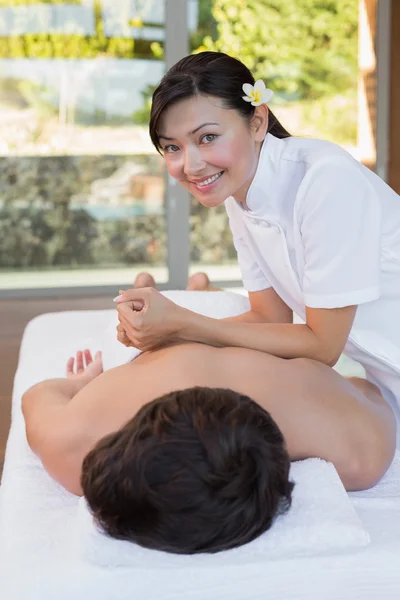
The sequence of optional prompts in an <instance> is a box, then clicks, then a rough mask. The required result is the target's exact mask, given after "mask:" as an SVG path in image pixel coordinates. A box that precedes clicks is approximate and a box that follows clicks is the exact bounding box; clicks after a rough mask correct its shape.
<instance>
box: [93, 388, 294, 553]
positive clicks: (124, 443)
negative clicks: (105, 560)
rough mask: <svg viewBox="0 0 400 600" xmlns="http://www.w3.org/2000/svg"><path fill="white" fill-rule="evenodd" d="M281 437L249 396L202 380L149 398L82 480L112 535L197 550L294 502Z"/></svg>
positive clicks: (251, 531)
mask: <svg viewBox="0 0 400 600" xmlns="http://www.w3.org/2000/svg"><path fill="white" fill-rule="evenodd" d="M289 466H290V460H289V456H288V453H287V450H286V446H285V442H284V439H283V436H282V434H281V432H280V430H279V429H278V427H277V425H276V423H275V421H274V420H273V419H272V418H271V416H270V415H269V413H267V412H266V411H265V410H264V409H262V408H261V407H260V406H259V405H258V404H256V403H255V402H254V401H253V400H251V399H250V398H248V397H247V396H243V395H241V394H238V393H236V392H233V391H231V390H226V389H215V388H203V387H195V388H190V389H186V390H182V391H176V392H171V393H169V394H166V395H165V396H162V397H160V398H157V399H156V400H154V401H152V402H150V403H149V404H146V405H145V406H143V407H142V408H141V410H140V411H139V412H138V413H137V414H136V415H135V417H134V418H133V419H131V420H130V421H129V422H128V423H127V424H126V425H125V426H124V427H123V428H122V429H121V430H119V431H117V432H116V433H113V434H111V435H108V436H106V437H105V438H103V439H102V440H100V441H99V442H98V444H97V445H96V446H95V448H94V449H93V450H92V451H91V452H90V453H89V454H88V455H87V456H86V458H85V460H84V462H83V466H82V475H81V485H82V489H83V492H84V495H85V496H86V499H87V501H88V504H89V506H90V508H91V510H92V512H93V515H94V517H95V519H96V521H97V522H98V523H99V525H101V526H102V528H103V529H104V530H105V531H106V532H107V533H109V535H111V536H113V537H115V538H118V539H124V540H129V541H132V542H135V543H137V544H139V545H141V546H145V547H147V548H153V549H157V550H164V551H166V552H174V553H177V554H193V553H197V552H218V551H220V550H227V549H228V548H233V547H235V546H240V545H242V544H245V543H247V542H250V541H251V540H253V539H254V538H256V537H258V536H259V535H260V534H261V533H263V532H264V531H266V530H267V529H269V527H270V526H271V524H272V522H273V520H274V517H275V516H276V515H277V514H278V513H281V512H284V511H286V510H287V509H288V508H289V506H290V503H291V493H292V489H293V483H291V482H290V481H289V479H288V474H289Z"/></svg>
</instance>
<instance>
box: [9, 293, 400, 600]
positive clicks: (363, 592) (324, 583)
mask: <svg viewBox="0 0 400 600" xmlns="http://www.w3.org/2000/svg"><path fill="white" fill-rule="evenodd" d="M190 293H191V294H194V296H191V298H195V296H196V294H198V293H197V292H190ZM199 294H201V293H199ZM203 294H204V293H203ZM215 294H216V295H215V296H214V293H212V294H211V293H207V296H202V297H201V298H202V299H201V302H200V304H201V306H202V307H203V309H204V312H203V314H211V312H212V311H211V303H216V304H218V302H219V303H220V304H221V306H222V305H223V306H224V307H225V308H224V310H222V312H220V314H216V315H215V316H217V317H218V316H226V311H228V312H230V314H237V313H238V312H242V311H244V310H246V305H245V303H246V302H247V299H245V298H244V297H241V300H236V299H234V298H233V299H232V298H231V296H234V295H233V294H228V293H227V292H215ZM218 294H219V295H218ZM224 294H225V295H224ZM182 295H184V293H182ZM213 296H214V298H213ZM198 298H200V296H198ZM189 307H190V303H189ZM224 311H225V312H224ZM199 312H201V310H200V311H199ZM113 319H114V320H115V310H109V311H77V312H63V313H51V314H45V315H41V316H39V317H36V318H35V319H33V320H32V321H31V322H30V323H29V324H28V325H27V327H26V329H25V332H24V335H23V339H22V344H21V350H20V357H19V363H18V368H17V372H16V375H15V382H14V389H13V398H12V424H11V429H10V434H9V439H8V443H7V449H6V457H5V464H4V472H3V478H2V483H1V487H0V597H1V599H2V600H25V599H26V600H28V599H29V600H55V599H57V600H67V599H68V600H80V599H82V600H83V599H85V600H86V599H87V600H89V599H93V600H106V599H107V600H128V599H129V600H244V599H246V600H291V599H293V600H294V599H296V600H313V599H315V600H317V599H318V600H321V599H324V600H355V599H357V598H363V599H368V600H399V598H400V459H399V454H397V455H396V457H395V459H394V461H393V464H392V466H391V468H390V469H389V472H388V473H387V474H386V475H385V477H384V478H383V480H382V481H381V482H380V483H379V484H378V485H377V486H376V487H375V488H373V489H372V490H366V491H363V492H358V493H352V494H346V493H345V492H344V489H343V492H341V493H342V496H340V497H341V501H342V502H343V497H344V496H345V502H346V505H347V504H348V509H349V514H350V511H351V514H352V515H353V516H352V517H351V519H350V521H351V523H352V526H354V527H353V534H351V535H353V541H354V544H351V543H349V547H346V528H345V527H343V529H342V530H341V529H340V527H341V526H343V523H341V519H340V516H334V517H333V518H332V519H331V521H332V522H333V527H332V522H331V528H332V529H333V530H334V529H335V523H336V526H337V531H336V533H337V535H336V541H335V543H334V544H333V545H332V547H329V543H328V544H327V547H326V548H325V551H324V547H323V544H322V546H321V544H320V545H319V546H318V536H322V537H320V539H322V538H323V537H324V535H325V540H326V539H328V541H329V535H330V534H329V532H327V531H325V532H324V524H323V523H322V524H321V523H320V524H319V525H318V524H317V529H316V528H315V526H314V525H313V527H308V526H305V527H303V529H302V530H301V531H302V533H301V534H300V535H301V537H302V539H303V540H304V544H305V547H304V552H302V549H301V547H299V548H297V551H296V552H295V553H293V552H291V550H290V530H289V531H287V529H288V528H286V534H285V535H286V542H285V543H286V545H287V546H286V547H287V548H288V552H287V555H285V553H283V554H282V547H283V546H282V544H280V541H279V531H278V534H276V535H275V538H272V539H273V540H275V541H273V542H272V543H270V544H269V546H268V544H267V545H266V551H265V553H263V551H262V546H260V545H258V547H257V544H256V543H253V542H252V543H250V544H248V545H246V547H243V549H236V551H235V550H229V551H226V552H224V553H219V555H218V554H216V555H201V556H177V555H168V554H166V553H160V552H156V551H151V550H147V549H140V548H139V549H138V551H137V553H136V554H135V553H134V554H132V556H131V557H128V560H127V562H125V563H124V561H122V562H120V563H118V561H117V562H116V563H115V562H114V563H113V561H112V560H108V559H107V558H106V559H104V556H103V557H101V556H100V554H101V553H100V554H99V555H98V557H97V558H96V556H95V554H96V553H94V554H93V552H92V554H91V558H90V552H87V547H86V549H85V546H87V545H88V544H89V545H90V543H92V542H88V538H87V537H86V538H85V535H86V534H84V529H85V524H84V522H83V520H82V519H81V517H82V515H81V517H78V514H79V510H82V502H84V499H80V498H78V497H76V496H74V495H72V494H70V493H68V492H67V491H66V490H64V489H63V488H62V487H61V486H60V485H58V484H57V483H56V482H55V481H53V480H52V479H51V478H50V477H49V475H48V474H47V473H46V472H45V470H44V469H43V467H42V465H41V463H40V460H39V459H38V458H37V457H36V456H35V455H34V454H33V453H32V451H31V450H30V448H29V446H28V444H27V441H26V436H25V428H24V420H23V416H22V413H21V396H22V394H23V393H24V391H25V390H27V389H28V388H29V387H30V386H32V385H33V384H35V383H37V382H39V381H41V380H43V379H45V378H49V377H62V376H64V369H65V363H66V360H67V358H68V357H69V356H70V355H73V354H74V353H75V352H76V350H77V349H82V348H85V347H89V348H90V349H91V350H93V351H95V350H97V349H99V348H100V347H102V348H103V349H104V344H105V341H104V339H105V338H104V335H105V334H104V332H106V331H107V330H108V331H109V330H110V322H112V321H113ZM110 320H111V321H110ZM114 324H115V323H114ZM113 327H114V325H113ZM345 368H347V369H348V367H346V365H345ZM321 462H322V461H321ZM332 469H333V466H332ZM315 481H316V483H318V479H316V480H315ZM340 485H341V484H340ZM322 487H323V486H320V490H322ZM295 489H296V486H295ZM312 493H313V494H315V501H316V504H318V502H317V500H318V498H319V489H318V485H317V484H316V485H315V490H313V491H312ZM321 494H322V492H321ZM322 495H323V494H322ZM325 495H326V497H327V498H326V500H327V502H328V503H329V501H331V506H330V509H329V513H330V514H331V513H333V512H334V507H335V501H334V495H331V494H325ZM339 495H340V494H339ZM328 496H329V497H328ZM310 498H311V499H310V504H312V502H313V498H312V497H310ZM338 498H339V496H338ZM327 506H328V505H327ZM311 508H312V507H311ZM311 512H312V511H311ZM289 513H290V511H289ZM86 518H87V514H86ZM283 518H285V517H283ZM335 519H336V521H335ZM356 521H357V523H356ZM274 527H275V526H273V528H272V529H271V535H272V531H273V529H274ZM296 527H297V526H294V527H293V543H295V536H297V539H298V537H299V530H298V529H296ZM312 531H313V532H314V533H313V534H312V536H314V538H315V540H316V545H315V548H314V546H313V543H314V542H313V540H312V539H311V541H310V540H308V541H307V536H308V535H309V534H310V535H311V532H312ZM315 531H317V534H315ZM340 531H343V536H342V535H341V534H340ZM354 531H356V533H354ZM338 532H339V533H338ZM263 535H264V536H268V535H269V532H266V534H263ZM312 536H311V537H312ZM327 536H328V537H327ZM357 536H358V537H357ZM356 538H357V540H356ZM340 539H342V541H343V543H342V544H340ZM349 539H351V536H349ZM102 540H103V541H102V542H101V543H102V544H103V546H104V545H105V547H106V548H108V546H107V543H108V540H104V536H103V538H102ZM267 541H268V538H267ZM109 543H110V544H111V545H112V543H114V544H115V545H117V544H121V543H122V544H129V543H128V542H120V541H117V540H112V541H111V540H110V542H109ZM252 544H253V546H252ZM307 544H308V546H307ZM130 546H131V547H133V546H134V545H133V544H131V545H130ZM110 547H111V546H110ZM257 548H258V550H257ZM260 548H261V551H260ZM274 548H276V552H274ZM279 548H281V551H280V552H279ZM111 555H112V552H110V556H111ZM93 556H94V558H93ZM126 556H127V555H126Z"/></svg>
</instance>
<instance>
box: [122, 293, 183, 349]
mask: <svg viewBox="0 0 400 600" xmlns="http://www.w3.org/2000/svg"><path fill="white" fill-rule="evenodd" d="M115 302H116V303H117V310H118V319H119V321H120V324H119V326H118V327H117V331H118V340H119V341H120V342H121V343H122V344H124V345H125V346H135V348H138V349H139V350H141V351H142V352H144V351H146V350H154V349H155V348H157V347H159V346H163V345H165V344H166V343H169V342H173V341H176V340H177V339H179V331H180V329H181V327H182V325H183V320H184V316H185V314H186V313H187V312H188V311H186V310H185V309H184V308H182V307H180V306H178V305H177V304H175V303H174V302H172V301H171V300H169V299H168V298H166V297H165V296H163V294H160V292H158V291H157V290H155V289H154V288H137V289H132V290H128V291H126V292H122V293H121V294H120V295H119V296H118V298H116V299H115Z"/></svg>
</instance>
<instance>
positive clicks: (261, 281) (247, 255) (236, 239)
mask: <svg viewBox="0 0 400 600" xmlns="http://www.w3.org/2000/svg"><path fill="white" fill-rule="evenodd" d="M230 200H232V202H235V201H234V200H233V199H231V198H229V199H228V200H227V201H226V202H225V207H226V212H227V214H228V218H229V227H230V229H231V231H232V238H233V245H234V246H235V249H236V252H237V257H238V263H239V268H240V272H241V275H242V281H243V286H244V288H245V289H246V290H247V291H248V292H259V291H260V290H265V289H267V288H269V287H271V284H270V283H269V281H268V279H267V277H266V276H265V274H264V273H263V272H262V271H261V269H260V267H259V265H258V263H257V262H256V260H255V259H254V255H253V253H252V252H251V248H250V247H249V245H248V243H247V242H246V228H245V225H244V223H242V222H241V221H240V215H238V214H236V211H235V208H236V207H234V206H232V204H230V202H229V201H230Z"/></svg>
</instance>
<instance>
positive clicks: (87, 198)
mask: <svg viewBox="0 0 400 600" xmlns="http://www.w3.org/2000/svg"><path fill="white" fill-rule="evenodd" d="M0 4H2V6H0V128H1V131H2V134H1V139H0V189H1V191H2V193H1V196H0V289H1V288H3V289H4V288H29V287H54V286H73V285H85V286H87V285H89V286H90V285H102V284H114V283H118V284H120V283H122V282H124V281H126V282H130V281H131V280H132V278H133V276H134V271H135V270H139V269H142V268H147V267H148V266H150V265H151V266H152V267H153V270H154V269H155V271H154V272H155V274H157V276H158V279H159V280H161V281H166V280H167V279H168V274H167V267H166V259H167V257H166V248H167V242H166V220H165V209H164V196H165V185H164V183H165V173H164V164H163V161H162V159H161V158H160V157H159V155H158V154H157V153H156V152H155V150H154V149H153V147H152V144H151V142H150V138H149V135H148V119H149V111H150V100H151V94H152V91H153V89H154V88H155V86H156V85H157V83H158V82H159V80H160V78H161V77H162V75H163V73H164V71H165V64H164V60H163V54H164V38H165V30H164V21H165V13H164V2H163V0H119V1H118V2H114V1H110V0H101V2H97V1H96V2H95V1H94V0H82V1H76V0H75V1H74V0H70V2H63V1H60V0H52V1H48V2H46V3H43V2H37V1H32V0H31V1H29V0H25V1H24V2H21V1H18V0H14V1H7V2H4V1H3V2H1V3H0Z"/></svg>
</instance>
